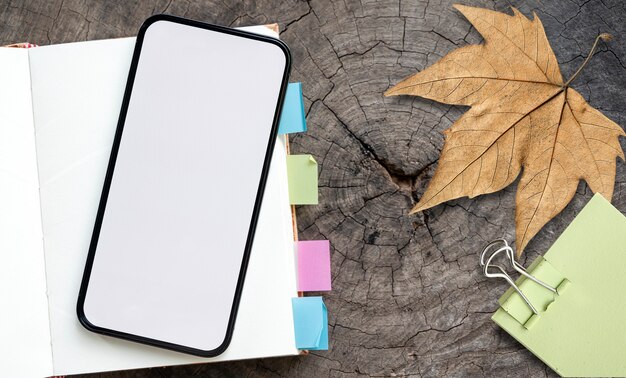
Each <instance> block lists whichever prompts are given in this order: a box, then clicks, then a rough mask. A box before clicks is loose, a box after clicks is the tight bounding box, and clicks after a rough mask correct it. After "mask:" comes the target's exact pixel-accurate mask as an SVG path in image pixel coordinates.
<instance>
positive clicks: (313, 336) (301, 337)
mask: <svg viewBox="0 0 626 378" xmlns="http://www.w3.org/2000/svg"><path fill="white" fill-rule="evenodd" d="M291 304H292V306H293V324H294V328H295V333H296V348H298V349H308V350H328V310H326V305H325V304H324V301H322V297H299V298H292V299H291Z"/></svg>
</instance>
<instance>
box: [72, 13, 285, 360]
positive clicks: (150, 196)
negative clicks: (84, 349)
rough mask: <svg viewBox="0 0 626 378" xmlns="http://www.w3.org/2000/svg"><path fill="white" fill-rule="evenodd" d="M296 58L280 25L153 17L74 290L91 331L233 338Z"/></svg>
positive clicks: (199, 343)
mask: <svg viewBox="0 0 626 378" xmlns="http://www.w3.org/2000/svg"><path fill="white" fill-rule="evenodd" d="M290 67H291V58H290V53H289V49H288V48H287V46H286V45H285V44H284V43H282V42H281V41H279V40H277V39H274V38H271V37H265V36H261V35H257V34H252V33H248V32H244V31H239V30H233V29H229V28H224V27H220V26H214V25H209V24H205V23H201V22H196V21H191V20H186V19H182V18H178V17H173V16H169V15H157V16H153V17H150V18H149V19H148V20H146V22H145V23H144V24H143V26H142V27H141V29H140V31H139V35H138V37H137V41H136V45H135V50H134V54H133V58H132V63H131V68H130V72H129V75H128V82H127V85H126V90H125V94H124V99H123V103H122V108H121V111H120V116H119V121H118V125H117V131H116V134H115V139H114V143H113V146H112V150H111V157H110V161H109V165H108V169H107V173H106V177H105V181H104V185H103V189H102V194H101V199H100V204H99V208H98V212H97V215H96V219H95V225H94V228H93V235H92V239H91V244H90V246H89V253H88V258H87V262H86V265H85V271H84V274H83V280H82V284H81V287H80V292H79V297H78V303H77V313H78V319H79V321H80V323H81V324H82V325H83V326H85V327H86V328H87V329H88V330H90V331H93V332H96V333H99V334H104V335H108V336H113V337H118V338H122V339H126V340H130V341H134V342H139V343H144V344H149V345H152V346H156V347H162V348H167V349H171V350H175V351H179V352H184V353H189V354H193V355H197V356H204V357H212V356H216V355H218V354H220V353H222V352H223V351H224V350H226V348H227V347H228V344H229V342H230V340H231V337H232V334H233V328H234V325H235V320H236V317H237V307H238V304H239V300H240V296H241V292H242V288H243V284H244V278H245V275H246V267H247V264H248V259H249V255H250V250H251V247H252V243H253V241H254V231H255V226H256V222H257V218H258V215H259V209H260V206H261V201H262V198H263V190H264V187H265V182H266V179H267V175H268V170H269V168H270V158H271V156H272V150H273V146H274V144H275V140H276V135H277V130H278V121H279V118H280V112H281V107H282V101H283V97H284V94H285V90H286V87H287V81H288V76H289V71H290ZM260 310H261V309H260Z"/></svg>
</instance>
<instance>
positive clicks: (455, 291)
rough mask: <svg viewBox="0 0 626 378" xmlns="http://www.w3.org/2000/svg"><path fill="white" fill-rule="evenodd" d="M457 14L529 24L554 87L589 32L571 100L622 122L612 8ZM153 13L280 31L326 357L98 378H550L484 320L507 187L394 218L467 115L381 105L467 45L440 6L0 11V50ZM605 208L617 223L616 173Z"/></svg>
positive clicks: (583, 4) (416, 193)
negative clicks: (550, 53)
mask: <svg viewBox="0 0 626 378" xmlns="http://www.w3.org/2000/svg"><path fill="white" fill-rule="evenodd" d="M464 3H465V4H467V5H472V6H481V7H487V8H490V9H494V10H497V11H505V12H509V10H508V7H509V5H514V6H515V7H517V8H519V10H520V11H521V12H522V13H524V14H526V15H531V13H532V12H533V11H535V12H537V14H538V15H539V16H540V17H541V20H542V21H543V24H544V27H545V30H546V34H547V36H548V39H549V40H550V41H551V44H552V47H553V49H554V51H555V55H556V58H557V60H558V62H559V63H560V64H561V71H562V73H563V76H564V77H570V76H571V75H572V74H573V72H574V70H576V68H577V67H578V66H579V65H580V64H581V63H582V61H583V59H584V56H585V54H586V53H587V51H588V48H589V45H590V43H592V42H593V38H595V36H596V35H597V34H598V33H599V32H609V33H611V34H613V35H615V36H616V40H615V41H614V42H612V43H611V44H610V46H609V47H607V46H606V45H603V46H601V47H600V52H599V53H597V55H596V57H595V58H594V59H593V60H592V62H591V64H590V66H588V67H587V68H586V69H585V71H584V72H583V73H582V75H581V77H579V78H578V80H577V81H576V82H575V83H574V84H573V88H575V89H576V90H578V91H579V92H580V93H581V94H582V95H583V97H584V98H585V99H586V100H587V101H588V102H589V103H590V104H591V106H593V107H595V108H597V109H599V110H600V111H602V112H603V113H604V114H606V115H607V116H608V117H609V118H611V119H613V120H614V121H616V122H617V123H618V124H620V125H621V126H622V127H623V126H624V125H626V96H624V95H623V89H624V88H626V66H625V64H626V44H625V43H624V42H623V40H624V39H625V38H626V24H624V22H623V20H624V18H625V17H626V5H625V4H624V3H623V2H622V1H621V0H562V1H541V0H534V1H519V0H510V1H502V0H495V1H487V0H468V1H467V2H464ZM159 12H167V13H171V14H175V15H180V16H185V17H190V18H195V19H198V20H202V21H207V22H212V23H218V24H224V25H232V26H238V25H251V24H259V23H267V22H274V21H276V22H278V23H279V24H280V26H281V30H282V31H283V33H282V38H283V39H284V40H285V41H286V42H287V43H288V44H289V46H290V47H291V50H292V54H293V57H294V69H293V72H292V81H302V82H303V86H304V91H305V96H306V110H307V114H308V118H307V121H308V126H309V131H308V132H307V133H306V134H302V135H297V136H295V137H293V138H292V149H293V151H294V152H295V153H299V152H306V153H312V154H313V155H314V156H315V158H316V159H317V161H318V163H319V167H320V205H319V206H310V207H308V206H303V207H301V208H300V209H299V220H298V223H299V229H300V236H301V239H303V240H306V239H315V238H328V239H329V240H330V242H331V253H332V270H333V291H332V292H331V293H329V294H327V295H326V294H325V300H326V303H327V305H328V310H329V320H330V333H331V335H330V338H331V345H330V346H331V350H330V351H328V352H322V351H320V352H313V353H311V354H310V355H309V356H303V357H290V358H273V359H265V360H253V361H242V362H234V363H220V364H211V365H195V366H182V367H171V368H155V369H147V370H137V371H131V372H114V373H107V374H101V375H100V376H102V377H111V378H113V377H148V376H164V377H165V376H167V377H178V376H180V377H187V376H194V375H195V376H216V377H221V376H224V377H231V376H232V377H240V376H302V377H320V376H328V377H360V376H392V375H396V376H416V377H417V376H426V377H438V376H463V377H465V376H520V377H526V376H554V373H552V372H551V371H550V370H549V368H547V367H546V366H545V365H543V364H542V363H541V362H540V361H539V360H538V359H536V358H535V357H533V356H532V355H531V354H530V353H529V352H527V351H526V350H525V349H524V348H523V347H522V346H521V345H519V344H518V343H517V342H515V341H514V340H513V339H512V338H511V337H509V336H508V335H507V334H506V333H504V332H503V331H501V330H499V329H498V328H497V327H496V326H495V324H494V323H492V322H491V320H490V319H489V317H490V315H491V313H492V312H493V311H494V310H495V309H496V306H497V302H496V299H497V298H498V297H499V295H500V294H501V293H502V292H503V291H504V289H505V288H506V285H505V283H503V282H498V281H487V280H486V279H485V278H483V277H482V276H481V275H480V273H479V271H478V269H477V256H478V252H479V249H480V248H481V247H482V246H483V245H484V244H485V243H486V242H487V241H489V240H491V239H494V238H496V237H502V236H504V237H507V238H508V239H509V240H513V237H514V203H515V190H516V189H517V183H514V184H513V185H511V186H510V187H508V188H506V189H505V190H504V191H501V192H498V193H495V194H490V195H486V196H481V197H477V198H474V199H461V200H456V201H452V202H449V203H446V204H442V205H438V206H436V207H434V208H433V209H431V210H427V211H425V212H424V213H420V214H417V215H413V216H407V213H408V211H409V210H410V209H411V208H412V207H413V206H414V205H415V203H416V201H417V200H418V199H419V198H420V197H421V195H422V194H423V193H424V190H425V187H426V183H427V182H428V180H429V179H430V178H431V177H432V174H433V172H434V168H435V167H436V159H437V157H438V156H439V153H440V150H441V148H442V145H443V135H442V134H441V132H442V131H443V130H445V129H447V128H449V127H450V126H451V124H452V123H453V122H454V121H455V120H456V119H458V118H459V117H460V116H461V114H462V113H463V112H464V111H466V110H467V108H462V107H455V106H450V105H443V104H438V103H434V102H431V101H428V100H423V99H419V98H409V97H391V98H384V97H383V92H384V91H385V90H387V89H389V88H390V87H391V86H392V85H393V84H395V83H398V82H399V81H400V80H401V79H402V78H405V77H407V76H409V75H410V74H413V73H415V72H416V70H423V69H424V68H425V67H427V66H429V65H432V64H433V63H434V62H436V61H437V60H439V59H441V57H443V56H444V55H445V54H446V53H448V52H450V51H452V50H453V49H455V48H457V47H459V46H464V45H466V44H469V43H471V44H477V43H479V42H480V41H481V39H480V37H479V35H478V33H477V32H476V31H475V30H474V29H472V28H471V27H470V25H469V23H468V22H467V21H466V20H465V19H464V18H463V17H462V16H461V15H460V14H459V13H458V12H457V11H456V10H454V9H453V8H452V1H449V0H440V1H436V0H430V1H419V0H402V1H399V0H398V1H392V0H389V1H374V0H361V1H354V0H311V1H309V2H299V1H268V0H259V1H256V2H242V3H240V2H231V1H227V0H224V1H221V2H220V1H205V2H201V1H179V0H172V1H170V2H168V1H165V0H163V1H161V0H157V1H132V2H127V1H121V0H116V1H102V2H96V1H91V0H65V1H61V0H55V1H45V2H44V1H24V2H19V1H13V2H8V1H4V2H0V43H1V44H5V43H9V42H21V41H29V42H33V43H37V44H50V43H62V42H72V41H81V40H88V39H101V38H112V37H122V36H131V35H134V34H135V33H136V31H137V29H138V27H139V25H140V24H141V22H142V21H143V19H145V18H146V17H147V16H149V15H151V14H153V13H159ZM624 144H625V143H624V140H622V147H624ZM590 197H591V193H590V190H589V189H588V188H587V187H586V186H585V185H584V184H580V185H579V186H578V190H577V193H576V194H575V196H574V199H573V200H572V202H571V203H570V204H569V205H568V206H567V208H566V209H565V210H564V212H563V213H562V214H561V215H560V216H559V217H557V218H556V219H555V220H553V221H552V222H550V223H549V224H548V225H547V226H546V227H545V228H544V229H543V230H542V231H541V232H540V233H539V234H538V236H537V237H536V238H535V239H533V241H532V242H531V243H530V244H529V245H528V247H527V248H526V253H525V255H524V257H523V258H522V263H525V264H528V263H529V262H530V261H532V260H533V259H535V258H536V257H537V255H538V254H540V253H542V252H544V251H545V250H546V249H547V248H548V247H549V245H550V244H551V243H552V242H553V241H554V240H555V239H556V237H557V236H558V235H559V234H560V233H561V232H562V230H563V229H564V228H565V227H566V225H567V224H568V223H569V222H570V221H571V220H572V219H573V217H574V216H575V214H576V213H577V212H578V211H579V210H580V209H581V208H582V206H583V205H584V203H586V201H587V200H588V199H589V198H590ZM613 203H614V204H615V205H616V206H617V208H618V209H620V210H621V211H622V212H624V211H626V167H625V164H623V163H619V164H618V165H617V176H616V186H615V193H614V198H613Z"/></svg>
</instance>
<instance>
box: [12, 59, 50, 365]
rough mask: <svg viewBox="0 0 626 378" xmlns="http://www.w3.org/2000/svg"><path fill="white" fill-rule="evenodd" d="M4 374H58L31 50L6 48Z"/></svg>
mask: <svg viewBox="0 0 626 378" xmlns="http://www.w3.org/2000/svg"><path fill="white" fill-rule="evenodd" d="M0 374H2V375H6V376H7V377H33V376H46V375H50V374H52V350H51V348H50V329H49V324H48V300H47V298H46V273H45V270H44V254H43V240H42V233H41V217H40V209H39V186H38V183H37V161H36V153H35V129H34V126H33V112H32V104H31V101H30V74H29V71H28V52H27V51H26V50H23V49H9V48H4V49H0Z"/></svg>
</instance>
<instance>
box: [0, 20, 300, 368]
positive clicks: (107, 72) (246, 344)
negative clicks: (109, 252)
mask: <svg viewBox="0 0 626 378" xmlns="http://www.w3.org/2000/svg"><path fill="white" fill-rule="evenodd" d="M248 30H249V31H253V32H258V33H263V34H266V35H270V36H274V37H277V34H276V33H275V32H274V31H272V30H271V29H269V28H267V27H264V26H259V27H252V28H248ZM133 47H134V38H124V39H114V40H102V41H92V42H80V43H71V44H63V45H55V46H47V47H38V48H35V49H9V48H3V49H0V306H1V307H0V309H1V311H0V339H2V341H1V342H0V366H2V373H3V374H5V375H6V376H11V377H19V376H28V377H31V376H50V375H64V374H77V373H85V372H97V371H110V370H122V369H132V368H142V367H152V366H164V365H177V364H189V363H200V362H208V361H224V360H236V359H245V358H257V357H269V356H281V355H295V354H298V349H296V344H295V340H294V320H293V313H292V302H291V298H292V297H296V296H297V295H298V293H297V286H296V273H295V265H294V264H295V262H294V247H293V245H294V232H293V228H292V214H291V207H290V201H289V192H288V186H287V164H286V148H285V147H286V146H285V144H286V140H285V138H286V136H279V137H278V140H277V142H276V143H277V145H276V148H275V149H274V154H273V157H272V163H271V169H270V173H269V177H268V180H267V187H266V190H265V195H264V199H263V205H262V208H261V212H260V216H259V221H258V227H257V231H256V235H255V240H254V245H253V248H252V252H251V255H250V262H249V267H248V271H247V275H246V280H245V285H244V289H243V295H242V298H241V303H240V308H239V312H238V318H237V321H236V324H235V330H234V334H233V339H232V342H231V344H230V346H229V348H228V349H227V350H226V351H225V352H224V353H223V354H222V355H220V356H218V357H215V358H211V359H206V358H197V357H193V356H187V355H184V354H181V353H176V352H170V351H166V350H161V349H158V348H153V347H149V346H144V345H140V344H135V343H132V342H127V341H123V340H117V339H114V338H110V337H106V336H100V335H97V334H94V333H91V332H89V331H87V330H85V329H84V328H83V327H82V326H81V325H80V324H79V322H78V320H77V317H76V310H75V309H76V300H77V296H78V290H79V287H80V282H81V278H82V274H83V268H84V265H85V261H86V256H87V250H88V247H89V242H90V239H91V232H92V229H93V225H94V219H95V215H96V210H97V208H98V201H99V199H100V193H101V189H102V184H103V180H104V175H105V171H106V166H107V163H108V160H109V154H110V149H111V145H112V141H113V136H114V132H115V128H116V125H117V119H118V116H119V111H120V106H121V102H122V96H123V93H124V86H125V84H126V79H127V75H128V70H129V66H130V61H131V55H132V52H133ZM224 143H236V141H235V140H229V141H224ZM233 158H237V157H236V156H235V157H233ZM245 163H246V162H245V161H242V162H241V164H245ZM198 300H202V298H198Z"/></svg>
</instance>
